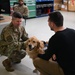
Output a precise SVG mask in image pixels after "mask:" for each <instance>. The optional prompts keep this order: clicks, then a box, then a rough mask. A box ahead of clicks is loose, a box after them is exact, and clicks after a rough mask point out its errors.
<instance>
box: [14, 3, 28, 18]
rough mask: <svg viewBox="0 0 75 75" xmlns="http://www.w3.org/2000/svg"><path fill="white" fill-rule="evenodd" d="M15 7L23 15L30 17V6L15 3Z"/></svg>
mask: <svg viewBox="0 0 75 75" xmlns="http://www.w3.org/2000/svg"><path fill="white" fill-rule="evenodd" d="M13 9H14V11H16V12H20V13H21V14H22V15H23V16H26V17H28V15H29V11H28V7H27V6H26V5H24V4H23V5H22V6H19V5H15V6H14V8H13Z"/></svg>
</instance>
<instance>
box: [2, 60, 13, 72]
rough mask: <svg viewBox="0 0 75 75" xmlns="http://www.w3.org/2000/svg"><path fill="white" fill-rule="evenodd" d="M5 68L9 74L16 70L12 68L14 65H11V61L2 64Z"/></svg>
mask: <svg viewBox="0 0 75 75" xmlns="http://www.w3.org/2000/svg"><path fill="white" fill-rule="evenodd" d="M2 64H3V66H4V67H5V69H6V70H7V71H8V72H13V71H14V69H13V68H12V65H11V61H10V60H9V59H5V60H4V61H3V62H2Z"/></svg>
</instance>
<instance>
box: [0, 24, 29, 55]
mask: <svg viewBox="0 0 75 75" xmlns="http://www.w3.org/2000/svg"><path fill="white" fill-rule="evenodd" d="M27 39H28V36H27V35H26V31H25V28H24V27H23V26H20V27H19V28H15V27H14V26H13V25H12V23H10V24H9V25H7V26H6V27H5V28H4V29H3V30H2V33H1V41H0V54H3V55H8V54H10V53H11V52H12V51H13V50H21V49H22V44H23V42H24V41H26V40H27Z"/></svg>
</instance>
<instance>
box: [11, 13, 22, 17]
mask: <svg viewBox="0 0 75 75" xmlns="http://www.w3.org/2000/svg"><path fill="white" fill-rule="evenodd" d="M12 18H23V16H22V15H21V13H20V12H14V13H13V14H12Z"/></svg>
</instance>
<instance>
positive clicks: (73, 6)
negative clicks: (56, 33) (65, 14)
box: [68, 1, 75, 11]
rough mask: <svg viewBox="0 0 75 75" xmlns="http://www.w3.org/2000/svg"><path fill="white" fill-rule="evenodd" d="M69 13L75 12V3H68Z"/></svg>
mask: <svg viewBox="0 0 75 75" xmlns="http://www.w3.org/2000/svg"><path fill="white" fill-rule="evenodd" d="M68 11H75V1H74V2H72V1H68Z"/></svg>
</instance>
